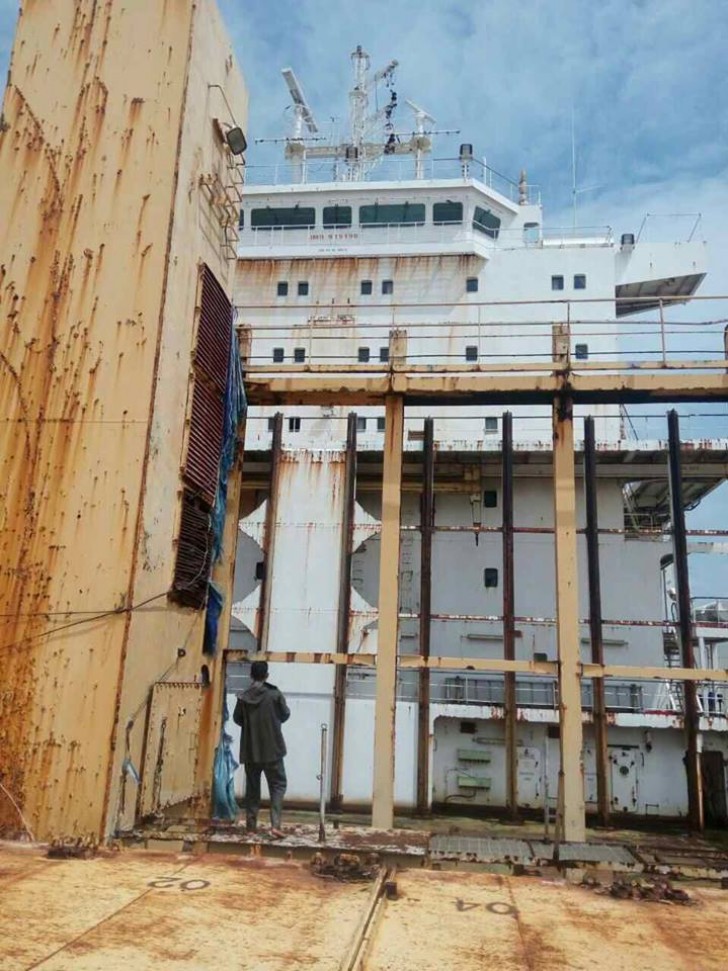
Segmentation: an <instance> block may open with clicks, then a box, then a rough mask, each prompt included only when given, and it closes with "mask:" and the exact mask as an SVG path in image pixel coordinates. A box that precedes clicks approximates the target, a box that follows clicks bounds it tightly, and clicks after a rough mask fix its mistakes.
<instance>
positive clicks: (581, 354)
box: [574, 344, 589, 361]
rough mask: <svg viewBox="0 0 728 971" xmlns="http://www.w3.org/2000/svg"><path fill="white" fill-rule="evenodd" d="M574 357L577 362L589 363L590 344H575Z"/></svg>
mask: <svg viewBox="0 0 728 971" xmlns="http://www.w3.org/2000/svg"><path fill="white" fill-rule="evenodd" d="M574 357H575V358H576V359H577V361H588V360H589V345H588V344H575V345H574Z"/></svg>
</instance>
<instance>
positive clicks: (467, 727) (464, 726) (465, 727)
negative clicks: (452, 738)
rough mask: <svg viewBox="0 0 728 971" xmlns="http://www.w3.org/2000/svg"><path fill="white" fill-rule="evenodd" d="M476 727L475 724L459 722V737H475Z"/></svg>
mask: <svg viewBox="0 0 728 971" xmlns="http://www.w3.org/2000/svg"><path fill="white" fill-rule="evenodd" d="M476 729H477V725H476V724H475V722H460V734H461V735H475V732H476Z"/></svg>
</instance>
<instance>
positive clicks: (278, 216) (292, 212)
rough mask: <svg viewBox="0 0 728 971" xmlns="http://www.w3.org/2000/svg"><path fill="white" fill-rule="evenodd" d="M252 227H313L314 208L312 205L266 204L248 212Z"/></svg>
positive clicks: (314, 220)
mask: <svg viewBox="0 0 728 971" xmlns="http://www.w3.org/2000/svg"><path fill="white" fill-rule="evenodd" d="M250 225H251V227H252V229H313V227H314V226H315V225H316V210H315V209H314V208H313V206H276V207H275V208H274V207H273V206H266V207H265V209H252V210H251V212H250Z"/></svg>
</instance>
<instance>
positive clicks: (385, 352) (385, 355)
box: [379, 347, 389, 364]
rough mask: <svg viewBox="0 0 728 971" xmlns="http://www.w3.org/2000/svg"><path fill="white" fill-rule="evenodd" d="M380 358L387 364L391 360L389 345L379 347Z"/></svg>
mask: <svg viewBox="0 0 728 971" xmlns="http://www.w3.org/2000/svg"><path fill="white" fill-rule="evenodd" d="M379 360H380V361H383V362H384V363H385V364H386V363H387V361H388V360H389V348H388V347H380V348H379Z"/></svg>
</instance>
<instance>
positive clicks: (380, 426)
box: [377, 417, 387, 432]
mask: <svg viewBox="0 0 728 971" xmlns="http://www.w3.org/2000/svg"><path fill="white" fill-rule="evenodd" d="M386 427H387V419H386V418H384V417H382V418H377V431H378V432H383V431H384V429H385V428H386Z"/></svg>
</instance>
